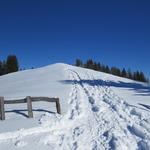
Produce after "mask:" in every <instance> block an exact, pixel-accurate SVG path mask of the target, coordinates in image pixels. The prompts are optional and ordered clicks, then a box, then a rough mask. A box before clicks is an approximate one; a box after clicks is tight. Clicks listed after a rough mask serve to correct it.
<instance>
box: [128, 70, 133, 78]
mask: <svg viewBox="0 0 150 150" xmlns="http://www.w3.org/2000/svg"><path fill="white" fill-rule="evenodd" d="M127 78H129V79H133V74H132V72H131V70H130V69H128V73H127Z"/></svg>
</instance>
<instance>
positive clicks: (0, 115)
mask: <svg viewBox="0 0 150 150" xmlns="http://www.w3.org/2000/svg"><path fill="white" fill-rule="evenodd" d="M40 101H44V102H55V103H56V110H57V113H59V114H61V108H60V102H59V98H50V97H30V96H27V97H26V98H24V99H17V100H5V99H4V97H0V120H5V104H21V103H27V110H28V117H29V118H33V111H32V102H40Z"/></svg>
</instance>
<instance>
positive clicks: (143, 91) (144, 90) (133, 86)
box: [60, 79, 150, 96]
mask: <svg viewBox="0 0 150 150" xmlns="http://www.w3.org/2000/svg"><path fill="white" fill-rule="evenodd" d="M60 82H61V83H65V84H73V83H76V84H88V85H90V86H110V87H111V86H112V87H119V88H126V89H128V90H132V91H134V92H135V95H137V96H139V95H140V96H150V87H149V86H148V85H147V86H146V85H145V86H144V85H142V83H141V84H140V83H134V82H133V83H132V82H130V83H126V82H122V81H118V82H113V81H103V80H100V79H94V80H85V79H82V80H80V81H78V80H63V81H60Z"/></svg>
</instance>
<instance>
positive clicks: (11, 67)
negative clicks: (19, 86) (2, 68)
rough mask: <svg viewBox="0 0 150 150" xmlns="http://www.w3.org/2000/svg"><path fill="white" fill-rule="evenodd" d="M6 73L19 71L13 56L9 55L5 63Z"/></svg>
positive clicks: (15, 58)
mask: <svg viewBox="0 0 150 150" xmlns="http://www.w3.org/2000/svg"><path fill="white" fill-rule="evenodd" d="M6 65H7V73H11V72H16V71H18V70H19V64H18V60H17V57H16V56H15V55H9V56H8V57H7V61H6Z"/></svg>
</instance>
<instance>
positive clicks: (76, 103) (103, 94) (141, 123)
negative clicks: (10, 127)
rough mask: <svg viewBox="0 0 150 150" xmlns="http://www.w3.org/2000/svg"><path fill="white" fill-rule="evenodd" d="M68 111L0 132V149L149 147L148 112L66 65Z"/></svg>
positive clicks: (129, 149) (144, 149) (146, 149)
mask: <svg viewBox="0 0 150 150" xmlns="http://www.w3.org/2000/svg"><path fill="white" fill-rule="evenodd" d="M65 71H66V72H67V75H68V80H65V81H62V82H63V83H64V84H69V85H71V91H70V94H69V99H68V111H67V113H66V114H64V115H63V116H60V115H57V114H48V113H47V114H45V115H42V116H41V118H40V120H39V124H40V125H39V126H38V127H34V128H29V129H22V130H19V131H14V132H8V133H1V134H0V149H1V147H2V148H3V149H8V148H9V149H17V148H20V149H43V150H45V149H48V150H55V149H56V150H109V149H110V150H111V149H112V150H150V142H149V141H150V112H149V111H148V110H144V109H141V108H138V107H135V106H131V105H129V104H127V103H126V102H125V101H124V100H123V99H122V98H120V97H119V95H116V94H115V92H114V91H113V90H112V89H111V87H110V86H109V84H108V83H107V80H99V79H98V78H97V76H95V75H94V74H92V73H91V72H90V73H89V72H86V73H85V72H84V73H83V72H80V71H78V69H74V68H73V67H70V68H68V69H66V70H65Z"/></svg>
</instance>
